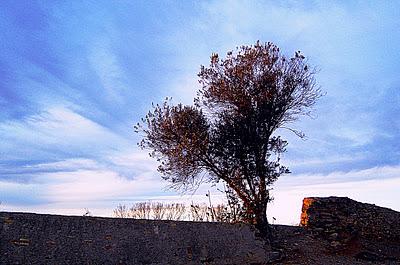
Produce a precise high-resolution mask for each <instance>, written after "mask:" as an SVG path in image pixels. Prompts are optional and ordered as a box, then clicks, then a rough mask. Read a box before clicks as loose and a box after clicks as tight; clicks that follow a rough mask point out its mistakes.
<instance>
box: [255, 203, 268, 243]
mask: <svg viewBox="0 0 400 265" xmlns="http://www.w3.org/2000/svg"><path fill="white" fill-rule="evenodd" d="M254 213H255V222H256V225H255V226H256V228H257V229H258V230H259V231H260V235H261V237H262V238H263V239H265V240H267V241H268V242H271V239H272V238H271V236H272V234H271V228H270V226H269V223H268V219H267V204H266V203H265V204H261V205H258V206H257V207H256V209H255V212H254Z"/></svg>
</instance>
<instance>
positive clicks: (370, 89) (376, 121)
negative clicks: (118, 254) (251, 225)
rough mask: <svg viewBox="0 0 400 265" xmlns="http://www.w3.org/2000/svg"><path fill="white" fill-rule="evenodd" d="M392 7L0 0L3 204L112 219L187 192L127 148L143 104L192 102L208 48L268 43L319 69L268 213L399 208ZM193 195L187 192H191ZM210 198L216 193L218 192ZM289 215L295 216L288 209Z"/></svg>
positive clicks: (399, 123) (398, 102)
mask: <svg viewBox="0 0 400 265" xmlns="http://www.w3.org/2000/svg"><path fill="white" fill-rule="evenodd" d="M399 8H400V4H398V3H397V2H395V1H393V2H390V1H371V2H369V3H366V2H365V1H332V2H328V1H304V2H303V1H234V0H232V1H228V0H222V1H193V2H190V1H116V2H111V1H84V2H79V1H67V2H65V1H33V0H32V1H22V0H17V1H1V2H0V39H1V41H0V139H1V141H0V201H2V205H1V206H0V207H1V208H0V210H19V211H35V212H51V213H63V214H83V212H84V210H83V208H85V207H87V208H89V209H91V210H92V212H93V213H94V214H95V215H110V214H111V213H112V209H113V208H114V207H115V206H116V205H117V204H119V203H125V204H130V203H132V202H133V201H138V200H155V199H157V200H174V199H176V200H187V199H188V198H189V197H190V199H199V200H202V198H203V197H204V196H203V195H202V194H203V191H204V190H207V189H208V187H206V186H205V187H202V188H201V189H200V190H199V192H198V194H197V195H194V196H191V195H185V196H183V197H182V196H180V195H179V194H178V193H176V192H173V191H169V190H165V184H166V183H163V182H162V181H161V180H160V176H159V174H158V173H157V172H156V171H155V169H156V166H157V165H156V163H155V162H154V161H152V160H151V159H149V158H148V157H147V154H146V152H143V151H141V150H139V149H138V148H137V147H136V142H137V141H138V140H139V136H138V135H135V134H134V132H133V124H135V123H136V122H138V121H139V120H140V118H141V117H143V116H144V115H145V113H146V112H147V111H148V110H149V108H150V104H151V102H160V101H162V99H163V98H165V97H166V96H172V97H173V99H174V101H175V102H184V103H187V104H191V102H192V98H193V96H194V95H195V92H196V90H197V89H198V84H197V76H196V74H197V72H198V71H199V67H200V65H201V64H204V65H206V64H208V61H209V56H210V54H211V53H213V52H218V53H220V54H225V53H226V52H227V51H228V50H232V49H234V48H235V47H236V46H239V45H242V44H246V45H250V44H254V43H255V41H256V40H261V41H272V42H274V43H275V44H277V45H278V46H279V47H280V48H281V50H282V51H283V52H284V53H285V54H287V55H291V54H293V53H294V52H295V51H297V50H301V51H302V52H303V54H305V55H306V57H307V58H308V59H309V62H310V63H311V64H313V65H315V66H317V67H318V69H319V73H318V75H317V80H318V83H319V84H320V85H321V87H322V89H323V91H324V92H326V93H327V94H326V96H325V97H323V98H322V99H321V100H320V101H319V102H318V104H317V106H316V108H315V113H314V114H315V117H316V118H315V119H302V120H300V121H298V122H297V123H296V124H293V127H295V128H298V129H301V130H303V131H304V132H305V133H306V135H307V136H308V140H306V141H302V140H300V139H297V138H296V137H295V136H293V135H291V134H289V133H288V132H285V131H282V132H280V133H282V134H283V135H284V136H285V137H286V138H287V139H288V140H289V147H288V152H287V153H286V154H285V157H284V160H285V163H286V164H287V165H288V166H289V167H290V169H291V170H292V172H293V173H292V174H291V175H288V176H284V177H282V178H281V179H280V180H279V181H278V183H277V185H276V187H275V190H274V192H275V202H274V203H273V204H272V206H271V207H272V209H271V211H272V214H273V215H275V216H278V218H277V219H278V221H281V222H283V223H292V222H295V221H296V220H297V219H298V216H299V213H298V211H299V205H301V202H300V201H301V199H302V197H304V196H314V195H316V196H326V195H340V196H350V197H352V198H354V199H359V200H363V201H368V202H372V203H377V204H380V205H383V206H387V207H391V208H394V209H396V210H400V203H399V201H400V196H399V195H398V193H397V192H396V189H395V188H396V187H397V188H398V187H399V186H400V162H399V161H400V134H399V132H400V119H399V117H400V90H399V88H400V76H399V75H398V69H400V52H399V51H398V47H400V32H399V31H398V28H400V19H399V17H398V13H397V11H398V10H399ZM196 196H197V197H196ZM216 197H218V195H216ZM287 209H291V212H292V213H291V214H287V212H290V211H288V210H287Z"/></svg>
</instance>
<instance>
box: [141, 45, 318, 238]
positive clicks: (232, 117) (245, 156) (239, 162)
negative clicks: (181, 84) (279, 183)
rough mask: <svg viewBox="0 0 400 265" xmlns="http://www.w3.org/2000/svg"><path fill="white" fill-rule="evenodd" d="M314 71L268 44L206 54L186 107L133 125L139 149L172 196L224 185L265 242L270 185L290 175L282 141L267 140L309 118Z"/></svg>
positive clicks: (166, 109) (167, 106) (156, 110)
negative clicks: (208, 58) (205, 184)
mask: <svg viewBox="0 0 400 265" xmlns="http://www.w3.org/2000/svg"><path fill="white" fill-rule="evenodd" d="M314 75H315V71H314V69H313V68H311V67H310V66H309V65H308V63H307V61H306V60H305V57H304V56H303V55H302V54H301V53H300V52H296V53H295V55H294V56H293V57H291V58H287V57H286V56H284V55H283V54H282V53H281V52H280V50H279V48H278V47H277V46H275V45H274V44H272V43H265V44H262V43H260V42H257V43H256V44H255V45H253V46H242V47H240V48H237V49H236V51H235V52H228V53H227V56H226V58H225V59H220V58H219V56H218V54H212V56H211V63H210V66H209V67H205V66H201V70H200V73H199V74H198V76H199V78H200V80H199V82H200V84H201V86H202V87H201V89H200V90H199V92H198V97H197V98H196V99H195V104H194V105H193V106H184V105H182V104H178V105H171V103H170V101H168V99H167V100H166V101H165V102H164V103H163V104H162V105H155V106H153V109H152V110H151V111H150V112H149V113H148V114H147V115H146V117H145V118H144V119H143V123H142V124H140V123H138V126H137V127H136V129H137V131H138V132H143V133H144V137H143V140H142V141H141V142H140V146H141V147H142V148H148V149H150V150H151V153H150V156H152V157H154V158H156V159H157V160H158V161H159V163H160V164H159V167H158V170H159V172H161V173H162V175H163V178H164V179H165V180H168V181H169V182H170V183H171V186H172V187H173V188H176V189H181V190H187V189H191V188H193V187H195V186H197V185H199V184H200V183H203V182H219V181H224V182H225V183H226V186H227V187H228V188H229V190H230V191H232V192H231V196H232V197H236V198H237V200H238V201H240V203H241V204H242V206H243V209H244V214H243V216H242V217H243V218H244V219H245V220H246V221H248V222H250V223H254V224H256V225H257V227H258V228H259V229H260V230H261V231H263V232H265V233H264V234H265V235H268V231H269V230H268V228H269V226H268V220H267V213H266V210H267V204H268V202H270V201H271V199H272V197H271V195H270V189H271V188H270V187H271V185H272V184H273V183H274V182H275V181H276V180H277V179H278V177H279V176H281V175H282V174H287V173H290V172H289V169H288V168H287V167H285V166H283V165H281V164H280V156H281V154H282V153H283V152H285V148H286V146H287V142H286V141H284V140H283V139H282V138H281V137H280V136H277V135H275V134H274V132H275V131H276V130H277V129H278V128H285V129H288V130H290V131H292V132H294V133H295V134H296V135H297V136H299V137H301V138H303V137H304V134H303V133H302V132H300V131H297V130H295V129H294V128H292V127H290V124H291V123H292V122H293V121H295V120H297V119H298V118H299V117H301V116H305V115H310V113H311V107H312V106H313V105H314V104H315V102H316V101H317V99H318V98H319V97H320V96H321V91H320V89H319V88H318V87H317V86H316V84H315V79H314Z"/></svg>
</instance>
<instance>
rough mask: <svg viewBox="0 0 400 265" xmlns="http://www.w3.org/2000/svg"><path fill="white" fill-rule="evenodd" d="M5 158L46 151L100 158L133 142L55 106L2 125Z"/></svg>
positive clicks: (28, 156)
mask: <svg viewBox="0 0 400 265" xmlns="http://www.w3.org/2000/svg"><path fill="white" fill-rule="evenodd" d="M0 136H1V137H2V138H3V139H6V141H2V143H0V147H1V148H2V150H4V151H5V150H7V153H6V152H5V157H13V158H15V159H18V158H21V157H22V158H25V159H37V157H34V156H35V155H36V156H37V155H39V154H40V151H43V150H49V152H51V150H57V151H58V152H65V153H68V152H72V153H75V154H76V153H78V154H79V153H85V154H87V155H88V154H90V153H92V154H93V155H98V154H99V153H101V152H105V151H108V149H115V148H120V147H121V146H129V145H131V142H129V141H128V140H126V139H125V138H123V137H121V136H119V135H117V134H115V133H114V132H112V131H111V130H110V129H108V128H106V127H103V126H102V125H100V124H98V123H96V122H94V121H92V120H90V119H88V118H86V117H84V116H82V115H80V114H78V113H76V112H74V111H72V110H71V109H69V108H67V107H64V106H54V107H51V108H49V109H47V110H43V111H41V112H39V113H38V114H34V115H30V116H28V117H26V118H24V119H22V120H9V121H3V122H1V123H0Z"/></svg>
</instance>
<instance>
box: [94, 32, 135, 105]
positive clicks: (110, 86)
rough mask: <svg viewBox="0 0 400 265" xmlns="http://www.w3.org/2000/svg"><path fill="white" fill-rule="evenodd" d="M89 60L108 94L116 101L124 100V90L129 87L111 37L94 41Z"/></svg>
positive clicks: (110, 98)
mask: <svg viewBox="0 0 400 265" xmlns="http://www.w3.org/2000/svg"><path fill="white" fill-rule="evenodd" d="M89 62H90V65H91V67H92V68H93V69H94V70H95V72H96V74H97V77H98V78H99V80H100V82H101V84H102V86H103V89H104V90H105V92H106V96H107V97H108V98H109V100H111V101H113V102H114V103H115V102H116V103H121V102H122V101H123V99H124V98H123V97H122V95H123V94H124V93H123V92H124V91H126V89H127V84H128V82H127V80H126V76H125V72H124V70H123V69H122V67H121V66H120V65H119V62H118V58H117V57H116V55H115V54H114V53H113V50H112V46H111V43H110V40H109V39H106V38H105V37H104V38H103V39H98V40H97V41H96V42H94V43H93V45H92V47H91V52H90V54H89Z"/></svg>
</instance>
